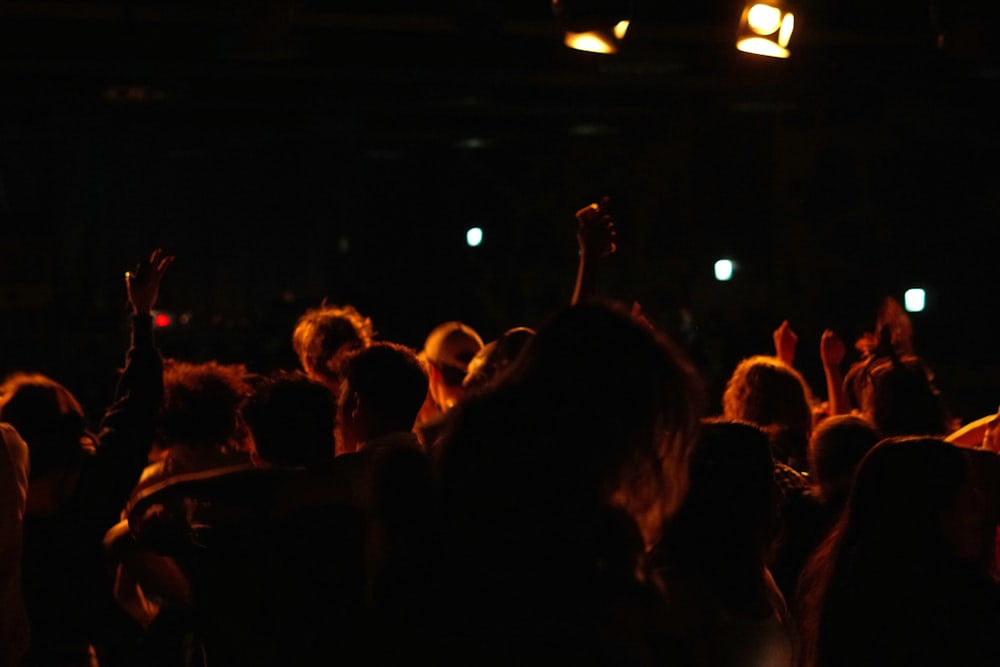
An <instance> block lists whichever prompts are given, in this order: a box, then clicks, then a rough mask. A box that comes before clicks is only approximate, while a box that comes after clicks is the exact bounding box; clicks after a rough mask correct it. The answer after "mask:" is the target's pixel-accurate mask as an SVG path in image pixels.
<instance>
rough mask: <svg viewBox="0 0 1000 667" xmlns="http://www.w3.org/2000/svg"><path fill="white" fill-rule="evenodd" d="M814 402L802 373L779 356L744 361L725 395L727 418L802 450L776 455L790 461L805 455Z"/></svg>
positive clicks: (723, 403)
mask: <svg viewBox="0 0 1000 667" xmlns="http://www.w3.org/2000/svg"><path fill="white" fill-rule="evenodd" d="M813 403H814V400H813V396H812V391H811V390H810V388H809V385H808V384H807V383H806V381H805V379H804V378H803V377H802V374H801V373H799V371H798V370H796V369H795V368H793V367H792V366H789V365H788V364H786V363H785V362H783V361H781V360H780V359H778V358H777V357H772V356H767V355H755V356H751V357H747V358H746V359H743V360H742V361H741V362H740V363H739V364H737V365H736V368H735V369H734V370H733V373H732V375H730V377H729V380H728V382H727V383H726V388H725V391H724V392H723V395H722V413H723V416H724V417H726V418H727V419H736V420H742V421H748V422H752V423H754V424H757V425H758V426H760V427H762V428H764V429H765V430H774V431H775V433H776V434H777V436H778V438H780V441H781V442H788V443H794V445H793V446H794V447H799V448H801V449H802V451H801V452H790V451H775V452H774V454H775V456H776V457H778V458H779V459H780V460H782V461H785V462H788V461H789V459H790V458H793V457H795V458H797V457H799V456H801V455H804V454H805V446H806V445H807V443H808V440H809V435H810V433H811V432H812V423H813V411H812V406H813Z"/></svg>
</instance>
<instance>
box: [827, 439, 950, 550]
mask: <svg viewBox="0 0 1000 667" xmlns="http://www.w3.org/2000/svg"><path fill="white" fill-rule="evenodd" d="M967 474H968V470H967V463H966V459H965V457H964V456H963V454H962V452H961V450H960V449H959V448H958V447H956V446H955V445H952V444H950V443H948V442H945V441H944V440H943V439H941V438H934V437H917V436H908V437H892V438H886V439H884V440H881V441H880V442H879V443H878V444H877V445H875V447H873V448H872V449H871V450H870V451H869V452H868V453H867V454H866V455H865V456H864V458H863V459H862V460H861V463H860V465H859V466H858V469H857V473H856V474H855V477H854V484H853V486H852V489H851V494H850V497H849V499H848V503H847V508H846V510H845V515H844V519H843V521H844V532H845V539H849V540H850V541H851V542H853V544H854V547H855V549H856V553H861V552H862V551H863V552H866V553H868V554H871V555H872V556H873V557H874V558H877V559H878V562H886V561H888V562H893V561H895V564H896V566H897V567H898V566H901V565H903V564H904V562H905V563H906V564H907V565H908V566H910V565H913V564H914V562H915V561H917V562H919V561H923V560H924V559H930V560H931V561H933V559H934V558H935V557H936V556H938V555H940V553H941V550H942V549H943V548H944V547H945V544H944V541H943V539H944V538H943V533H942V531H941V525H940V521H939V514H940V512H942V511H944V510H945V509H947V508H948V507H949V506H950V505H951V502H952V500H953V499H954V497H955V494H956V493H957V492H958V490H959V489H960V488H961V486H962V485H963V484H964V483H965V480H966V478H967Z"/></svg>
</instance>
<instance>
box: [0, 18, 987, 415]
mask: <svg viewBox="0 0 1000 667" xmlns="http://www.w3.org/2000/svg"><path fill="white" fill-rule="evenodd" d="M980 4H981V5H982V6H980ZM872 5H874V6H872ZM695 7H696V8H692V7H688V6H686V5H685V4H682V3H680V2H675V1H674V0H662V1H661V2H653V1H652V0H648V1H647V2H645V3H633V5H632V16H633V19H634V20H633V26H632V29H631V32H630V35H629V40H630V41H628V42H626V44H625V47H624V48H623V50H622V51H621V52H620V53H618V54H615V55H613V56H600V55H595V54H585V53H579V52H573V51H570V50H568V49H566V48H564V47H563V46H562V44H561V41H560V39H559V33H558V26H557V24H556V21H555V19H554V16H553V13H552V10H551V7H550V4H549V2H547V1H546V0H520V1H519V2H506V3H504V2H499V1H495V0H494V1H491V0H469V1H467V2H461V3H459V2H401V1H395V2H378V3H376V2H356V3H353V6H352V5H351V4H348V3H347V2H343V1H341V2H332V1H329V0H327V1H325V2H316V1H311V0H298V1H296V2H292V1H287V0H271V1H269V2H262V1H254V2H251V1H249V0H245V1H244V0H223V1H221V2H220V1H219V0H214V1H210V0H205V1H198V2H196V1H194V0H146V1H137V2H127V1H126V2H70V1H63V2H30V1H25V0H22V1H11V0H6V1H0V105H2V106H0V317H2V330H0V371H3V372H7V371H10V370H14V369H30V370H40V371H42V372H46V373H49V374H51V375H53V376H54V377H56V378H57V379H60V380H62V381H63V382H64V383H65V384H67V385H68V386H70V388H71V389H73V390H74V391H75V392H77V393H78V394H79V395H80V396H81V397H82V398H83V399H84V401H85V402H86V403H87V404H88V407H89V408H90V409H91V410H93V411H95V412H96V411H98V410H99V409H100V408H101V407H103V404H104V403H105V402H106V400H107V398H108V397H109V395H110V391H111V388H112V387H113V382H114V379H115V372H116V370H117V368H118V366H119V365H120V363H121V360H122V353H123V350H124V347H125V344H126V342H127V327H126V324H127V320H126V318H125V317H124V314H125V313H126V304H125V298H124V289H123V280H122V275H123V272H124V271H125V270H126V269H127V268H129V267H130V266H131V265H132V264H133V263H134V262H135V261H136V260H137V259H139V258H141V257H143V256H146V255H148V253H149V252H150V251H151V250H152V249H153V248H155V247H159V246H162V247H163V248H165V249H166V250H167V251H168V252H170V253H173V254H175V255H176V257H177V260H176V263H175V264H174V266H173V267H172V269H171V271H170V275H169V276H168V277H167V279H166V281H165V284H164V286H163V291H162V294H161V300H160V304H159V305H160V307H161V308H162V309H164V310H168V311H170V312H172V313H173V314H174V315H175V316H176V317H177V318H178V320H177V322H178V324H177V325H176V326H175V327H174V328H172V329H168V330H163V331H160V332H159V334H158V336H159V341H160V344H161V347H162V348H163V350H164V352H165V353H166V354H168V355H170V356H178V357H189V358H219V359H220V360H224V361H241V362H245V363H247V364H248V365H250V366H251V368H254V369H265V368H269V367H274V366H278V365H288V364H294V363H295V362H294V358H293V357H292V355H291V345H290V333H291V328H292V326H293V324H294V321H295V319H296V317H297V316H298V315H299V314H300V313H301V312H302V311H303V310H304V309H305V308H307V307H311V306H315V305H317V304H318V303H319V302H320V301H321V300H322V299H324V298H327V299H328V300H330V301H332V302H338V303H352V304H354V305H356V306H357V307H358V308H359V309H360V310H361V311H362V312H364V313H365V314H367V315H369V316H370V317H371V318H372V319H373V321H374V323H375V327H376V329H377V330H378V331H379V333H380V335H381V337H382V338H385V339H391V340H396V341H399V342H403V343H407V344H409V345H412V346H414V347H420V345H421V344H422V342H423V338H424V337H425V336H426V334H427V333H428V332H429V331H430V329H431V328H433V326H434V325H436V324H437V323H439V322H441V321H444V320H449V319H460V320H463V321H465V322H467V323H469V324H470V325H472V326H474V327H475V328H476V329H478V330H479V331H480V332H481V333H482V335H483V337H484V338H486V339H487V340H489V339H491V338H493V337H495V336H497V335H498V334H499V333H501V332H502V331H503V330H504V329H506V328H508V327H510V326H517V325H526V326H535V325H537V324H538V323H539V321H540V320H541V318H542V317H544V315H545V314H546V313H548V312H549V311H550V310H551V309H553V308H554V307H557V306H560V305H562V304H564V303H567V302H568V301H569V298H570V295H571V292H572V288H573V281H574V278H575V267H576V259H577V257H576V241H575V237H574V224H575V223H574V218H573V213H574V212H575V211H576V210H577V209H578V208H580V207H581V206H583V205H585V204H587V203H589V202H591V201H596V200H597V199H599V198H600V197H601V196H603V195H608V196H610V197H611V198H612V207H613V212H614V214H615V217H616V220H617V223H618V234H619V251H618V253H617V254H616V255H614V256H613V257H611V258H609V259H608V260H606V261H605V263H604V264H603V265H602V266H601V279H600V286H601V290H602V292H604V293H606V294H609V295H611V296H616V297H620V298H622V299H625V300H627V301H632V300H638V301H639V302H640V303H641V304H642V305H643V307H644V308H645V310H646V312H647V314H648V316H649V317H650V319H651V320H653V321H654V322H656V323H657V324H659V325H661V326H663V327H665V328H667V329H668V330H669V331H670V332H671V333H673V334H674V335H675V336H676V337H677V339H678V340H679V341H680V342H682V344H683V345H685V346H686V347H687V349H688V350H690V352H691V353H692V355H693V357H694V358H695V359H696V361H697V363H698V364H699V365H700V366H701V367H702V369H703V370H704V372H705V374H706V377H707V378H708V379H709V381H710V383H711V386H712V388H713V392H714V395H715V396H716V397H717V396H718V394H719V392H720V391H721V386H722V383H724V381H725V379H726V377H727V376H728V374H729V372H730V371H731V370H732V368H733V366H734V365H735V363H736V362H737V361H738V360H739V359H740V358H742V357H743V356H746V355H748V354H753V353H769V352H771V351H772V350H773V347H772V343H771V332H772V331H773V330H774V328H775V327H777V326H778V324H779V323H780V322H781V320H782V319H786V318H787V319H788V320H789V321H790V322H791V325H792V327H793V329H795V330H796V331H797V332H798V334H799V336H800V343H799V355H798V358H797V365H798V366H799V367H800V368H801V369H802V370H803V372H804V373H805V374H806V376H807V379H809V380H810V382H811V383H812V384H813V386H814V387H815V389H816V391H817V392H818V393H819V394H821V395H822V394H825V389H824V386H823V384H822V381H823V379H822V373H821V371H820V366H819V359H818V343H819V336H820V334H821V332H822V331H823V329H825V328H832V329H834V330H835V331H837V332H838V333H839V334H840V335H841V336H842V337H843V338H844V339H845V341H846V342H847V343H848V345H850V344H851V343H853V341H854V340H855V339H856V338H857V337H858V336H859V335H860V334H861V333H863V332H865V331H868V330H871V329H872V328H873V325H874V320H875V313H876V309H877V306H878V303H879V301H880V300H881V299H882V298H883V297H886V296H893V297H896V298H897V299H900V300H901V299H902V293H903V290H904V289H905V288H907V287H910V286H922V287H924V288H925V289H926V290H927V292H928V305H927V310H926V311H925V312H923V313H917V314H914V315H913V325H914V329H915V339H916V347H917V351H918V353H920V354H921V355H922V356H924V357H925V358H926V359H927V360H928V362H929V363H930V364H931V365H932V367H933V368H934V369H935V371H936V372H937V375H938V381H939V384H940V385H941V388H942V391H943V392H944V394H945V396H946V397H947V398H948V399H949V401H950V403H951V404H952V406H953V409H954V410H955V412H956V414H957V415H958V416H959V417H961V418H963V419H973V418H976V417H978V416H980V415H981V414H985V413H986V412H992V411H994V410H995V408H996V406H997V404H998V403H1000V388H998V386H997V385H998V383H997V379H998V377H1000V375H998V372H1000V353H998V351H997V350H996V346H995V345H994V343H993V338H994V333H993V326H994V325H993V322H994V318H993V310H994V292H995V290H996V280H995V278H994V276H995V273H996V268H995V266H994V257H995V256H996V252H995V248H996V244H997V240H998V236H1000V232H998V226H997V220H998V215H1000V194H998V192H1000V191H998V189H997V184H998V179H997V176H998V174H1000V169H998V167H997V154H998V147H1000V145H998V144H1000V133H998V111H1000V109H998V103H997V99H998V96H997V93H998V89H1000V58H998V57H997V56H998V54H997V49H996V48H995V46H994V45H995V44H996V43H997V42H998V41H1000V40H997V39H996V38H995V35H991V34H990V33H987V30H992V31H995V29H996V26H997V25H998V22H997V18H998V14H1000V11H998V10H997V9H994V8H991V7H990V6H989V4H988V3H985V2H983V3H975V2H972V3H969V2H960V1H958V0H953V1H951V2H933V3H922V2H904V1H903V0H886V1H885V2H879V3H864V2H860V1H859V0H846V1H841V2H834V1H833V0H823V1H821V2H811V3H802V4H801V8H800V10H799V14H798V16H799V21H798V24H797V33H796V34H795V35H794V36H793V42H792V45H791V47H792V51H793V55H792V58H791V59H789V60H787V61H777V60H769V59H763V58H760V57H756V56H748V55H746V54H742V53H739V52H738V51H736V50H735V48H733V46H732V44H733V37H734V34H735V28H736V21H737V19H738V16H739V13H740V10H741V8H742V6H741V4H740V3H738V2H728V1H726V2H722V1H721V0H719V1H714V2H705V3H697V4H696V5H695ZM471 224H477V225H479V226H481V227H483V229H484V230H485V241H484V243H483V245H482V246H481V247H478V248H468V247H466V245H465V241H464V230H465V229H466V228H467V227H468V226H470V225H471ZM723 255H725V256H729V257H731V258H733V259H734V260H736V261H737V263H738V271H737V273H736V276H735V278H734V280H733V281H732V282H729V283H716V282H715V281H714V279H713V276H712V262H713V261H714V260H715V259H716V258H718V257H720V256H723ZM181 319H183V320H184V321H185V322H186V323H185V324H181V323H180V321H181ZM613 358H614V351H613V350H609V360H611V361H613Z"/></svg>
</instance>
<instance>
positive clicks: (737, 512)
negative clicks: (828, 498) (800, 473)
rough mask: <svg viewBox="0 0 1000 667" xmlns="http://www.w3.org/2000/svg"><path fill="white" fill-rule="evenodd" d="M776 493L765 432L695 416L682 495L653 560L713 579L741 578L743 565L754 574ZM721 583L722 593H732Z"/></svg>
mask: <svg viewBox="0 0 1000 667" xmlns="http://www.w3.org/2000/svg"><path fill="white" fill-rule="evenodd" d="M779 493H780V492H779V490H778V486H777V482H776V481H775V476H774V458H773V457H772V455H771V443H770V439H769V438H768V435H767V433H765V432H764V431H763V430H762V429H761V428H760V427H758V426H757V425H756V424H752V423H750V422H744V421H739V420H729V419H724V418H709V419H705V420H703V422H702V427H701V431H700V434H699V436H698V439H697V440H696V441H695V444H694V447H693V450H692V453H691V465H690V481H689V486H688V492H687V495H686V496H685V497H684V500H683V502H682V503H681V506H680V509H678V511H677V513H676V514H675V515H674V516H673V517H672V518H671V519H670V520H668V521H667V523H666V525H665V527H664V536H663V540H662V542H661V544H660V545H658V546H657V549H656V550H655V552H654V558H655V559H657V560H659V561H660V562H663V563H666V564H668V566H669V564H673V563H678V564H683V567H684V568H696V569H697V570H699V571H703V572H705V574H706V575H707V576H708V577H709V580H715V579H718V580H719V583H720V584H723V582H724V581H725V582H729V583H730V584H732V582H733V581H745V579H743V577H744V576H745V575H746V573H747V569H748V568H750V569H751V571H752V572H755V573H759V572H760V570H761V568H763V567H764V566H765V564H766V563H767V562H768V559H769V557H770V555H771V546H772V543H773V540H774V539H775V537H776V535H777V528H778V524H777V521H778V499H779ZM753 568H755V569H753ZM727 574H732V575H735V576H734V577H732V578H731V577H728V576H726V575H727ZM751 578H753V577H751ZM724 588H725V585H724V584H723V590H720V591H719V594H720V596H722V597H723V598H726V597H727V596H728V595H730V594H736V593H737V591H727V590H724Z"/></svg>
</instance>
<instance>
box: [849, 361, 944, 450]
mask: <svg viewBox="0 0 1000 667" xmlns="http://www.w3.org/2000/svg"><path fill="white" fill-rule="evenodd" d="M845 381H847V382H850V388H851V391H850V393H851V395H852V396H853V397H854V398H853V399H852V401H854V402H856V405H857V409H858V410H860V411H861V413H862V414H864V415H865V416H867V417H868V418H869V419H870V420H871V422H872V423H873V424H874V425H875V428H877V429H878V431H879V434H880V435H881V436H882V437H891V436H897V435H946V434H947V433H949V432H950V431H951V415H950V413H949V410H948V408H947V406H946V405H945V403H944V400H943V399H942V397H941V392H940V391H939V390H938V388H937V386H936V384H935V382H934V374H933V373H932V372H931V370H930V368H929V367H928V366H927V364H925V363H924V361H923V360H922V359H920V358H919V357H916V356H913V355H904V356H901V355H898V354H896V353H895V352H894V351H891V350H889V351H887V352H885V353H883V354H878V355H875V356H872V357H871V358H870V359H869V360H868V361H866V362H863V363H860V364H858V366H857V367H856V369H852V371H850V372H849V373H848V379H847V380H845Z"/></svg>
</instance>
